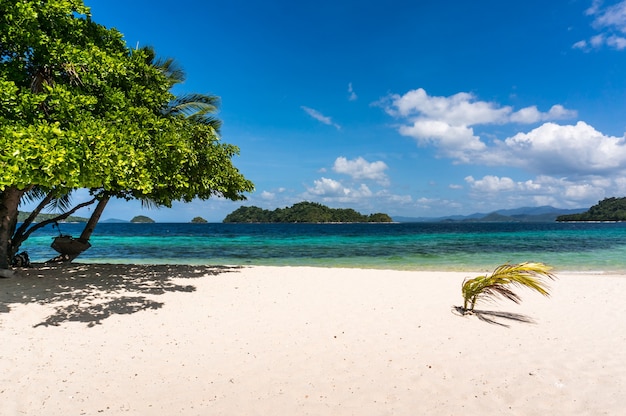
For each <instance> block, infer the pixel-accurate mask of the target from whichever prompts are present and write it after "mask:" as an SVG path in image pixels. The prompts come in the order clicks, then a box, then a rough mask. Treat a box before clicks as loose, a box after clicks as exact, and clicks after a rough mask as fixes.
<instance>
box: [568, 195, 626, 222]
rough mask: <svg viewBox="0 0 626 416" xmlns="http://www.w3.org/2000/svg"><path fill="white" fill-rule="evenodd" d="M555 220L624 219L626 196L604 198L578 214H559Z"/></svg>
mask: <svg viewBox="0 0 626 416" xmlns="http://www.w3.org/2000/svg"><path fill="white" fill-rule="evenodd" d="M556 220H557V221H626V198H614V197H613V198H605V199H603V200H602V201H600V202H598V203H597V204H596V205H594V206H592V207H591V208H589V210H587V211H586V212H583V213H580V214H569V215H560V216H558V217H557V219H556Z"/></svg>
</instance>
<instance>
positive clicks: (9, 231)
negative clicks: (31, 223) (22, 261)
mask: <svg viewBox="0 0 626 416" xmlns="http://www.w3.org/2000/svg"><path fill="white" fill-rule="evenodd" d="M22 195H24V190H20V189H17V188H15V187H12V186H11V187H6V188H4V191H1V192H0V269H8V268H9V267H10V266H11V259H10V256H9V253H10V252H11V249H10V247H11V237H12V235H13V232H14V231H15V226H16V225H17V214H18V211H17V209H18V207H19V204H20V199H21V198H22Z"/></svg>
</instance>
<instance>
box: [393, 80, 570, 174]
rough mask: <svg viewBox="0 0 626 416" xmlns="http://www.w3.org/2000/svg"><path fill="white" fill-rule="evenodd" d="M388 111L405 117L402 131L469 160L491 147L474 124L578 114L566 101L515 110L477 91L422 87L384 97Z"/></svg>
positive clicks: (530, 121) (417, 139)
mask: <svg viewBox="0 0 626 416" xmlns="http://www.w3.org/2000/svg"><path fill="white" fill-rule="evenodd" d="M382 103H383V104H384V105H385V111H386V112H387V113H388V114H390V115H392V116H394V117H397V118H399V119H401V120H404V122H403V124H401V125H400V126H399V127H398V131H399V133H400V134H402V135H404V136H409V137H413V138H414V139H415V140H416V141H417V142H418V143H419V144H422V145H427V144H433V145H434V146H435V147H437V148H438V149H439V151H440V153H441V154H442V155H443V156H447V157H452V158H455V159H458V160H459V161H462V162H469V161H470V160H471V159H472V158H473V157H474V154H477V153H482V152H484V151H486V150H487V146H486V144H485V143H484V142H482V141H481V139H480V137H479V136H477V135H476V133H475V131H474V127H473V126H477V125H489V124H506V123H518V124H520V123H523V124H531V123H538V122H542V121H547V120H557V119H564V118H571V117H575V116H576V112H575V111H572V110H568V109H566V108H565V107H563V106H562V105H559V104H557V105H553V106H552V107H551V108H550V110H549V111H548V112H541V111H539V110H538V109H537V107H536V106H530V107H526V108H522V109H521V110H518V111H514V110H513V107H511V106H500V105H498V104H497V103H493V102H487V101H480V100H477V99H476V97H475V96H474V95H473V94H470V93H465V92H460V93H457V94H454V95H451V96H449V97H438V96H429V95H428V94H427V93H426V91H425V90H424V89H422V88H418V89H416V90H412V91H409V92H407V93H406V94H404V95H397V94H395V95H391V96H389V97H387V99H386V100H383V101H382Z"/></svg>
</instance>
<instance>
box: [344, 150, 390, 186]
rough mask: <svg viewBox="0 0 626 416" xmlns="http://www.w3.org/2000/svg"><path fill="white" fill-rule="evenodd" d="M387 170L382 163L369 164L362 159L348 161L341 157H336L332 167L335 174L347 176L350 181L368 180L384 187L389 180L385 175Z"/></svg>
mask: <svg viewBox="0 0 626 416" xmlns="http://www.w3.org/2000/svg"><path fill="white" fill-rule="evenodd" d="M387 168H388V167H387V165H386V164H385V162H383V161H377V162H371V163H370V162H368V161H367V160H365V159H363V158H362V157H358V158H356V159H354V160H348V159H346V158H345V157H343V156H340V157H338V158H337V159H336V160H335V164H334V166H333V170H334V171H335V172H337V173H343V174H346V175H349V176H350V177H351V178H352V179H355V180H363V179H369V180H373V181H376V182H378V183H380V184H381V185H385V186H386V185H388V184H389V179H388V178H387V175H386V174H385V170H387Z"/></svg>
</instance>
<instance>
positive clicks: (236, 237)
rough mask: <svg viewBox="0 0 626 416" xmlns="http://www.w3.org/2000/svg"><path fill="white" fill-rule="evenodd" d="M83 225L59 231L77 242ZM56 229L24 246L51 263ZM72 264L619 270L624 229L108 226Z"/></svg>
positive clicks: (625, 247)
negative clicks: (508, 265)
mask: <svg viewBox="0 0 626 416" xmlns="http://www.w3.org/2000/svg"><path fill="white" fill-rule="evenodd" d="M82 227H83V225H82V224H60V232H61V233H63V234H69V235H72V236H74V237H77V236H78V235H79V234H80V231H81V230H82ZM58 235H59V231H58V230H57V229H56V228H54V229H53V228H52V227H47V228H44V229H42V230H39V231H37V232H35V233H34V234H33V235H32V236H31V237H30V238H29V240H27V241H26V242H25V243H24V245H23V246H22V247H21V250H20V251H22V250H25V251H27V252H28V253H29V255H30V258H31V261H33V262H43V261H46V260H48V259H50V258H52V257H54V256H55V255H56V252H55V251H54V250H52V249H51V248H50V244H51V243H52V239H53V238H54V237H55V236H58ZM91 243H92V247H91V248H90V249H89V250H87V251H86V252H84V253H83V254H82V255H81V256H80V257H79V258H77V259H76V260H75V261H76V262H83V263H134V264H165V263H167V264H214V265H223V264H228V265H272V266H323V267H362V268H379V269H396V270H461V271H475V270H491V269H493V268H494V267H495V266H497V265H499V264H502V263H505V262H514V263H517V262H522V261H538V262H544V263H548V264H551V265H553V266H554V267H556V268H557V270H559V271H573V272H591V271H609V272H611V271H618V272H626V223H566V224H561V223H393V224H221V223H216V224H184V223H172V224H164V223H156V224H130V223H125V224H112V223H100V224H98V226H97V228H96V231H95V233H94V235H93V236H92V239H91Z"/></svg>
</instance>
